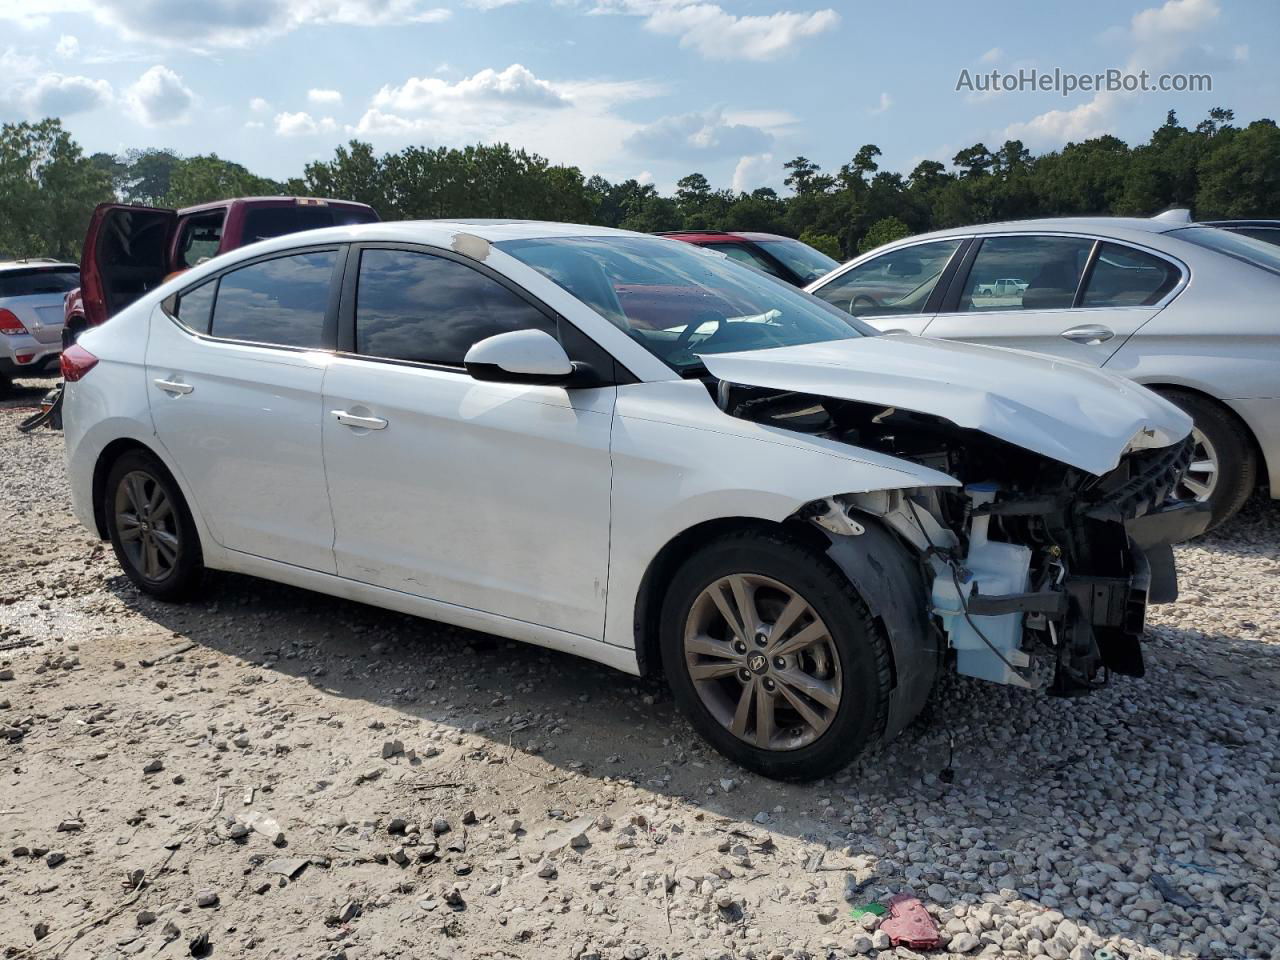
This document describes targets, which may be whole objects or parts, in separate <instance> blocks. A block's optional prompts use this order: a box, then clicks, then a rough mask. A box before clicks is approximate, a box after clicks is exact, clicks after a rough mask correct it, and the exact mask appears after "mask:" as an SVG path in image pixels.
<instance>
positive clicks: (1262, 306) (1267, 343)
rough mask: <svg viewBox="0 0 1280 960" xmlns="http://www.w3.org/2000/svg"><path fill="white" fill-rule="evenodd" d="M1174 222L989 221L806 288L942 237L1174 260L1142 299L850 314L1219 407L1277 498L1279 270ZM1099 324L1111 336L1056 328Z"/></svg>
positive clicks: (903, 243) (926, 237)
mask: <svg viewBox="0 0 1280 960" xmlns="http://www.w3.org/2000/svg"><path fill="white" fill-rule="evenodd" d="M1188 225H1189V224H1188V221H1187V220H1186V219H1185V218H1180V219H1169V218H1166V219H1161V218H1160V217H1155V218H1152V219H1150V220H1147V219H1137V218H1125V217H1079V218H1061V219H1048V220H1027V221H1016V222H1010V223H991V224H983V225H981V226H969V227H961V228H956V229H953V230H939V231H935V232H933V233H928V234H919V235H916V236H913V237H909V238H907V239H904V240H899V241H895V242H894V243H891V244H886V245H885V246H883V247H879V248H877V249H875V250H872V251H870V252H868V253H865V254H863V255H861V256H859V257H857V258H856V259H854V260H851V261H849V263H847V264H845V265H844V266H842V267H841V268H840V269H839V270H836V271H833V272H832V273H830V274H828V275H827V276H825V277H822V278H820V279H819V280H816V281H815V282H814V283H812V284H810V285H809V286H808V287H807V288H806V289H807V290H809V291H810V292H814V291H817V290H819V289H821V288H822V287H823V286H825V285H827V284H829V283H831V282H833V281H835V280H836V279H837V278H839V277H841V276H842V275H844V274H845V273H847V272H848V271H849V270H852V269H854V268H856V267H858V266H861V265H862V264H865V263H867V262H869V261H871V260H874V259H876V258H877V257H879V256H881V255H883V254H884V253H887V252H890V251H892V250H898V249H901V248H903V247H909V246H914V245H916V244H920V243H928V242H930V241H933V240H942V239H968V238H981V237H989V236H1014V235H1018V234H1037V235H1055V236H1083V237H1088V238H1095V239H1102V240H1110V241H1114V242H1118V243H1121V244H1125V245H1128V246H1130V247H1134V248H1137V249H1139V250H1142V251H1145V252H1147V253H1152V254H1155V255H1157V256H1160V257H1163V258H1164V259H1166V260H1169V261H1172V262H1173V263H1175V264H1176V265H1177V266H1178V267H1179V268H1180V269H1181V270H1182V272H1183V277H1182V280H1181V282H1180V283H1179V284H1178V286H1176V287H1175V288H1174V289H1173V290H1171V291H1170V292H1169V293H1168V294H1167V295H1165V296H1164V297H1163V298H1162V299H1161V301H1160V302H1159V303H1157V304H1153V305H1151V306H1126V307H1075V308H1071V309H1063V310H1044V311H1033V310H1025V311H1024V310H988V311H981V310H977V311H969V312H964V313H936V314H910V315H885V316H875V315H867V316H860V317H859V319H862V320H864V321H866V322H868V323H871V324H873V325H874V326H876V327H878V328H879V329H881V330H884V331H886V332H905V333H911V334H916V335H923V336H926V337H930V338H935V337H936V338H943V339H948V340H963V341H968V342H972V343H980V344H987V345H993V346H1009V347H1016V348H1018V349H1022V350H1029V351H1034V352H1037V353H1045V354H1050V355H1053V356H1058V357H1063V358H1065V359H1069V360H1077V361H1080V362H1083V363H1088V364H1091V365H1093V366H1100V367H1103V368H1104V369H1106V370H1107V371H1110V372H1114V373H1116V374H1119V375H1122V376H1125V377H1128V378H1130V379H1132V380H1135V381H1137V382H1138V383H1141V384H1144V385H1149V386H1156V387H1181V388H1185V389H1190V390H1194V391H1197V392H1199V393H1202V394H1205V395H1206V396H1208V397H1211V398H1213V399H1215V400H1217V401H1219V402H1220V403H1222V404H1223V405H1225V406H1226V407H1228V408H1230V409H1231V410H1232V411H1233V412H1234V413H1235V414H1236V415H1237V416H1238V417H1239V418H1240V419H1241V421H1242V422H1243V423H1244V425H1245V426H1246V427H1247V428H1248V429H1249V432H1250V434H1251V435H1252V439H1253V440H1254V442H1255V443H1256V445H1257V447H1258V449H1259V450H1260V451H1261V454H1262V457H1263V460H1264V461H1265V463H1266V465H1267V471H1268V474H1269V476H1270V478H1271V484H1270V488H1271V496H1272V497H1273V498H1280V480H1278V479H1277V478H1280V426H1277V425H1276V423H1277V418H1280V324H1278V323H1277V320H1276V308H1275V304H1276V303H1277V302H1278V301H1280V276H1277V275H1275V274H1272V273H1270V272H1268V271H1266V270H1263V269H1261V268H1259V267H1256V266H1253V265H1251V264H1248V263H1245V262H1242V261H1240V260H1237V259H1236V258H1234V257H1231V256H1228V255H1226V254H1224V253H1220V252H1218V251H1215V250H1211V249H1208V248H1205V247H1202V246H1199V245H1198V244H1194V243H1191V242H1189V241H1187V240H1184V239H1181V238H1180V237H1179V236H1178V234H1177V232H1176V231H1177V230H1178V229H1180V228H1184V227H1187V226H1188ZM1087 324H1102V325H1104V326H1105V327H1107V328H1109V329H1110V330H1111V331H1112V332H1113V334H1114V336H1113V337H1112V338H1110V339H1108V340H1104V341H1102V342H1100V343H1076V342H1073V341H1071V340H1068V339H1065V338H1064V337H1063V336H1062V334H1063V333H1064V332H1065V331H1067V330H1070V329H1072V328H1074V327H1078V326H1083V325H1087Z"/></svg>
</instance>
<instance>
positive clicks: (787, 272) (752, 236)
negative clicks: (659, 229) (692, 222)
mask: <svg viewBox="0 0 1280 960" xmlns="http://www.w3.org/2000/svg"><path fill="white" fill-rule="evenodd" d="M659 236H662V237H671V238H672V239H673V240H683V241H684V242H685V243H692V244H693V245H694V246H698V247H710V248H711V249H712V250H719V251H720V252H721V253H723V254H724V255H725V256H727V257H729V258H730V259H731V260H739V261H741V262H742V263H745V264H746V265H747V266H749V267H755V268H756V269H757V270H763V271H764V272H765V273H769V274H772V275H773V276H775V277H778V278H779V279H781V280H785V281H787V283H790V284H792V285H794V286H797V287H807V286H808V285H809V284H811V283H813V281H815V280H817V279H818V278H819V277H821V276H823V275H825V274H828V273H830V272H831V271H832V270H834V269H835V268H836V267H838V266H840V264H838V263H837V262H836V261H834V260H832V259H831V258H830V257H828V256H827V255H826V254H825V253H823V252H822V251H821V250H815V249H814V248H813V247H811V246H809V245H808V244H807V243H801V242H800V241H799V240H793V239H791V238H790V237H780V236H778V235H777V234H776V233H725V232H723V231H720V230H673V231H670V232H668V233H662V234H659Z"/></svg>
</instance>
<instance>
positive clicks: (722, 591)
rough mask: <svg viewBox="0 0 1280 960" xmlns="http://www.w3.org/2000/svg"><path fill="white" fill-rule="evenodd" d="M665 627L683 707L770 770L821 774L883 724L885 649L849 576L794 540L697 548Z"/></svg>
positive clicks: (753, 765) (749, 762)
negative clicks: (847, 577)
mask: <svg viewBox="0 0 1280 960" xmlns="http://www.w3.org/2000/svg"><path fill="white" fill-rule="evenodd" d="M660 633H661V643H662V661H663V667H664V670H665V672H666V675H667V679H668V681H669V682H670V684H671V688H672V692H673V693H674V695H675V698H676V702H677V704H678V705H679V706H680V708H681V709H682V710H683V711H684V713H685V714H686V715H687V716H688V717H689V719H690V721H691V722H692V723H693V725H694V726H695V727H696V728H697V729H698V731H699V732H700V733H701V734H702V735H703V736H704V737H706V738H707V739H708V740H709V741H710V742H711V743H712V745H713V746H715V747H716V748H717V749H718V750H719V751H720V752H721V753H723V754H725V755H726V756H728V757H729V758H731V759H732V760H735V761H737V762H738V763H740V764H742V765H743V766H745V767H748V768H750V769H752V770H755V771H757V772H759V773H762V774H764V775H765V776H769V777H775V778H778V779H783V780H807V779H814V778H816V777H821V776H824V775H826V774H828V773H831V772H833V771H835V770H838V769H839V768H840V767H842V766H844V765H845V764H847V763H848V762H849V761H850V760H852V759H853V757H854V756H856V755H857V753H858V752H859V751H860V750H861V749H862V747H863V746H865V745H866V744H868V743H870V742H871V741H873V740H875V739H876V738H877V737H878V736H879V735H880V734H881V733H882V732H883V730H884V722H885V717H886V715H887V711H888V696H889V682H890V680H889V678H890V671H889V654H888V646H887V644H886V642H885V640H884V638H883V637H882V636H881V635H880V632H879V631H878V629H877V628H876V626H875V625H874V624H873V623H872V621H871V619H870V616H869V614H868V613H867V609H866V605H865V604H864V603H863V602H862V599H861V598H860V597H859V596H858V594H857V591H856V590H855V589H854V588H853V586H852V585H851V584H850V583H849V581H848V580H847V579H846V578H845V577H844V575H843V574H841V573H840V572H839V570H837V569H836V568H835V567H834V565H832V564H831V563H830V562H829V561H828V560H827V559H826V558H825V557H824V556H822V555H821V554H818V553H816V552H814V551H811V550H810V549H808V548H807V547H805V546H803V545H801V544H798V543H796V542H794V541H792V540H790V539H787V538H785V537H782V536H775V535H771V534H768V533H757V532H749V533H746V532H744V533H741V534H734V535H731V536H729V537H726V538H724V539H722V540H717V541H715V542H713V543H711V544H709V545H707V546H706V547H704V548H703V549H702V550H700V551H698V552H697V553H695V554H694V555H693V556H691V557H690V558H689V559H688V560H687V561H686V562H685V563H684V565H683V566H682V567H681V568H680V569H679V570H678V571H677V572H676V574H675V576H674V578H673V579H672V583H671V586H670V588H669V590H668V593H667V597H666V601H665V603H664V604H663V613H662V623H661V625H660Z"/></svg>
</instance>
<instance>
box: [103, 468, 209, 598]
mask: <svg viewBox="0 0 1280 960" xmlns="http://www.w3.org/2000/svg"><path fill="white" fill-rule="evenodd" d="M105 497H106V500H105V503H104V504H103V506H104V508H105V512H106V516H107V530H108V533H109V535H110V537H111V545H112V547H113V548H114V549H115V553H116V559H118V560H119V561H120V566H121V567H122V568H123V569H124V572H125V573H126V574H127V575H128V577H129V579H130V580H132V581H133V582H134V583H135V584H137V586H138V587H139V588H141V589H142V590H144V591H146V592H147V593H149V594H151V595H152V596H155V597H158V598H160V599H162V600H177V599H180V598H182V597H184V596H186V595H187V594H189V593H190V592H191V590H192V589H193V588H194V587H195V586H196V584H197V583H198V582H199V579H200V574H201V571H202V569H203V564H202V561H201V553H200V543H199V537H198V534H197V533H196V529H195V524H194V523H193V522H192V519H191V514H190V512H189V511H188V510H187V505H186V502H185V501H184V500H183V499H182V494H181V492H179V490H178V487H177V484H175V483H174V482H173V478H172V477H171V476H170V475H169V472H168V471H167V470H166V469H165V468H164V466H163V465H162V464H161V463H160V462H159V461H158V460H156V459H155V458H154V457H152V456H151V455H150V454H146V453H143V452H141V451H132V452H130V453H126V454H125V455H124V456H122V457H121V458H120V459H119V460H117V461H116V462H115V464H114V465H113V466H112V468H111V472H110V474H109V475H108V477H107V484H106V492H105Z"/></svg>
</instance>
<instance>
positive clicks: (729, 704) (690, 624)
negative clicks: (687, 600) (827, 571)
mask: <svg viewBox="0 0 1280 960" xmlns="http://www.w3.org/2000/svg"><path fill="white" fill-rule="evenodd" d="M684 653H685V665H686V667H687V669H688V671H689V676H690V678H691V679H692V680H693V685H694V688H695V689H696V690H697V692H698V696H699V698H700V699H701V700H702V703H703V704H704V705H705V706H706V708H707V710H708V711H709V712H710V713H711V714H712V716H714V717H715V718H716V720H718V721H719V722H720V723H721V724H722V725H723V726H724V727H726V728H727V729H728V730H729V732H730V733H732V734H733V735H734V736H735V737H737V738H738V739H740V740H743V741H745V742H747V743H750V744H752V745H753V746H755V747H757V748H759V749H761V750H794V749H796V748H798V747H803V746H806V745H808V744H810V743H813V742H814V741H815V740H817V739H818V738H819V737H821V736H822V735H823V734H824V733H826V732H827V730H828V728H829V727H830V726H831V721H832V719H833V718H834V717H835V714H836V711H837V710H838V709H839V707H840V697H841V693H842V690H843V683H842V681H841V676H840V659H839V656H838V655H837V653H836V650H835V646H834V643H833V641H832V639H831V633H830V631H829V630H828V629H827V625H826V624H825V623H824V622H823V621H822V618H821V617H819V616H818V615H817V613H815V612H814V610H813V607H811V606H810V605H809V603H808V601H806V600H805V599H804V598H803V597H802V596H800V594H798V593H796V592H795V591H794V590H793V589H791V588H790V587H788V586H786V585H785V584H783V583H780V582H779V581H777V580H773V579H771V578H769V577H763V576H757V575H753V574H745V573H738V574H732V575H730V576H727V577H722V578H720V579H719V580H717V581H715V582H714V583H712V584H711V585H710V586H708V587H707V588H706V589H705V590H703V591H702V593H700V594H699V595H698V598H697V600H695V601H694V604H693V607H692V608H691V609H690V611H689V616H688V619H687V620H686V621H685V631H684Z"/></svg>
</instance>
